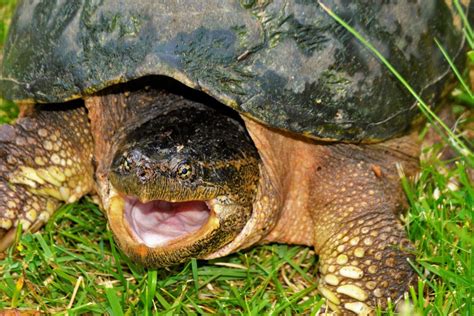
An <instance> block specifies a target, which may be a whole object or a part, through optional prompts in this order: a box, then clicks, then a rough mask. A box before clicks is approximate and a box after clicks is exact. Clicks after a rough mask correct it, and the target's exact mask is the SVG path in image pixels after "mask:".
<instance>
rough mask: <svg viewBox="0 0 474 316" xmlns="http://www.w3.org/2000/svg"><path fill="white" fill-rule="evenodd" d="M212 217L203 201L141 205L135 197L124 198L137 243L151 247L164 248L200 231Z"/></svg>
mask: <svg viewBox="0 0 474 316" xmlns="http://www.w3.org/2000/svg"><path fill="white" fill-rule="evenodd" d="M209 215H210V209H209V207H208V206H207V204H206V203H205V202H203V201H190V202H178V203H171V202H166V201H160V200H156V201H150V202H147V203H141V202H140V201H139V200H138V199H136V198H134V197H126V198H125V212H124V216H125V219H126V221H127V222H128V224H129V225H130V229H131V230H132V232H133V233H134V235H135V237H136V238H137V240H139V241H141V242H143V243H144V244H145V245H147V246H148V247H158V246H163V245H165V244H166V243H168V242H169V241H171V240H174V239H177V238H179V237H181V236H184V235H187V234H190V233H193V232H195V231H197V230H199V229H200V228H201V227H202V226H203V225H204V224H205V223H206V222H207V220H208V218H209Z"/></svg>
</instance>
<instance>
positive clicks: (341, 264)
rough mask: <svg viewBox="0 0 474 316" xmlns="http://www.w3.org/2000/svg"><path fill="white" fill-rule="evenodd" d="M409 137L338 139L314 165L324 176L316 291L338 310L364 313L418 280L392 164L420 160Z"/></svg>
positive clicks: (316, 216) (318, 221)
mask: <svg viewBox="0 0 474 316" xmlns="http://www.w3.org/2000/svg"><path fill="white" fill-rule="evenodd" d="M409 141H410V138H409V137H405V138H402V139H399V140H394V141H391V142H390V143H386V144H380V145H370V146H369V145H367V146H357V147H356V146H353V145H336V146H334V147H332V148H331V156H332V157H328V158H329V159H331V160H330V161H328V163H327V166H326V167H324V166H323V167H322V168H321V170H320V171H318V172H319V173H320V175H322V178H323V179H326V180H325V181H324V182H323V183H321V184H320V186H319V189H320V190H321V192H322V193H321V196H319V197H318V199H319V201H317V203H316V205H320V208H319V209H316V210H315V211H314V213H313V218H314V219H315V221H314V223H315V234H316V236H315V248H316V251H317V252H318V253H319V255H320V274H321V280H320V285H319V291H320V293H321V294H322V295H323V296H324V297H326V299H327V300H328V304H329V305H330V307H331V308H332V309H334V310H336V311H340V312H343V313H344V314H345V313H348V312H349V311H350V312H353V313H355V314H360V315H367V314H370V313H371V312H372V311H373V309H374V307H376V306H380V307H382V308H383V307H385V306H387V300H388V299H390V300H391V301H392V303H393V304H395V303H396V302H397V301H398V300H399V299H401V298H402V297H403V294H404V292H406V291H407V290H408V287H409V285H410V284H411V283H412V282H413V280H414V278H415V274H414V271H413V270H412V268H411V267H410V264H409V262H408V261H409V260H413V259H414V256H413V255H412V252H413V248H412V246H411V243H410V242H409V241H408V240H407V238H406V233H405V231H404V229H403V227H402V225H401V224H400V222H399V220H398V213H399V211H401V210H403V208H404V207H405V205H404V204H405V203H404V201H405V199H404V196H403V192H402V190H401V185H400V179H399V176H398V174H397V170H396V164H401V165H403V166H404V167H405V169H406V170H407V171H412V170H415V168H416V165H417V163H416V162H417V158H416V157H417V155H416V153H417V149H416V146H415V145H413V146H412V148H410V146H411V145H410V142H409ZM401 146H404V147H405V148H399V147H401ZM409 153H412V154H413V155H412V156H411V155H409ZM318 178H320V177H318ZM320 179H321V178H320Z"/></svg>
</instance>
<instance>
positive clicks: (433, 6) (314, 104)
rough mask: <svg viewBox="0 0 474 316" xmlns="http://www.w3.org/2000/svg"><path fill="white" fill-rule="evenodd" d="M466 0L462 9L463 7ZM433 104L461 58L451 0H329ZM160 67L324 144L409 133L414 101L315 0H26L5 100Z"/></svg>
mask: <svg viewBox="0 0 474 316" xmlns="http://www.w3.org/2000/svg"><path fill="white" fill-rule="evenodd" d="M464 2H466V3H465V5H467V2H468V1H464ZM324 3H325V4H326V6H328V7H330V8H331V9H332V10H333V11H334V12H336V14H338V15H339V16H340V17H341V18H342V19H343V20H345V21H347V22H348V23H349V24H350V25H351V26H353V27H354V28H355V29H356V30H358V32H360V33H361V34H362V35H363V36H364V37H366V38H367V39H368V40H369V42H370V43H372V44H373V45H374V46H375V47H376V48H377V49H378V50H379V51H380V52H381V53H382V54H383V55H384V56H385V57H386V58H388V60H389V61H390V62H391V63H392V64H393V65H394V66H395V68H396V69H397V70H398V71H399V72H400V73H401V74H402V75H403V76H404V78H405V79H406V80H407V81H408V82H409V83H410V84H411V85H412V86H413V87H414V89H415V91H417V92H418V93H420V94H421V95H422V96H423V97H424V98H425V100H426V101H427V102H428V103H431V102H433V101H434V100H435V99H436V97H437V96H438V94H439V92H438V91H439V90H440V89H439V88H440V85H441V84H442V83H443V81H445V80H444V79H445V78H446V77H447V75H448V73H449V65H448V63H447V62H446V60H445V59H444V57H443V55H442V53H441V52H440V50H439V49H438V47H437V46H436V44H435V42H434V39H435V38H436V39H438V41H439V42H440V43H441V44H442V45H443V46H444V47H445V48H446V49H447V51H448V54H449V55H450V56H456V55H457V54H459V52H460V51H461V47H462V44H463V43H462V42H463V39H462V31H461V20H460V18H459V16H458V15H456V13H455V9H454V8H453V7H452V3H451V1H447V0H446V1H444V0H430V1H410V0H400V1H363V0H357V1H354V0H326V1H324ZM148 75H165V76H169V77H172V78H175V79H177V80H178V81H180V82H182V83H184V84H186V85H188V86H190V87H192V88H195V89H198V90H202V91H204V92H206V93H207V94H209V95H211V96H213V97H214V98H216V99H217V100H219V101H220V102H222V103H224V104H226V105H228V106H230V107H232V108H234V109H236V110H237V111H239V112H240V113H241V114H243V115H247V116H250V117H253V118H255V119H257V120H259V121H261V122H263V123H265V124H267V125H269V126H272V127H276V128H280V129H284V130H289V131H292V132H295V133H299V134H304V135H306V136H310V137H313V138H317V139H323V140H342V141H349V142H359V141H365V142H370V141H375V140H382V139H387V138H390V137H393V136H395V135H398V134H401V133H403V132H404V131H406V130H407V129H408V128H409V127H410V125H411V122H412V121H413V118H414V116H415V115H416V112H417V110H416V105H415V100H414V98H413V97H412V96H411V95H410V94H409V93H408V91H407V90H406V89H405V88H404V87H403V86H402V85H401V84H400V83H399V81H398V80H397V79H396V78H395V77H394V76H393V75H392V74H391V73H390V71H388V70H387V68H386V67H385V66H384V65H383V64H381V62H380V61H379V60H378V59H377V58H376V57H375V56H374V55H373V54H372V53H371V52H370V51H369V50H368V49H367V48H366V47H365V46H364V45H363V44H361V43H360V42H359V41H358V40H357V39H355V38H354V36H353V35H351V34H350V33H349V32H348V31H347V30H346V29H345V28H344V27H342V26H341V25H339V24H338V23H337V22H336V21H335V20H334V19H332V18H331V17H330V16H329V15H328V14H327V13H326V12H325V11H324V10H323V8H322V7H321V6H320V5H319V4H318V2H317V1H313V0H311V1H307V0H295V1H284V0H274V1H265V0H241V1H240V2H239V1H222V0H208V1H200V0H190V1H175V0H165V1H144V0H130V1H125V0H123V1H119V0H115V1H114V0H104V1H95V0H75V1H40V0H30V1H21V2H20V4H19V6H18V8H17V11H16V14H15V16H14V18H13V21H12V26H11V29H10V33H9V37H8V39H7V43H6V46H5V53H4V59H3V65H2V69H1V76H0V93H1V95H3V97H5V98H7V99H12V100H17V101H18V100H21V101H23V102H47V103H58V102H64V101H66V100H71V99H74V98H81V97H85V96H87V95H90V94H92V93H94V92H96V91H98V90H100V89H103V88H106V87H108V86H110V85H113V84H116V83H120V82H127V81H129V80H133V79H136V78H140V77H143V76H148Z"/></svg>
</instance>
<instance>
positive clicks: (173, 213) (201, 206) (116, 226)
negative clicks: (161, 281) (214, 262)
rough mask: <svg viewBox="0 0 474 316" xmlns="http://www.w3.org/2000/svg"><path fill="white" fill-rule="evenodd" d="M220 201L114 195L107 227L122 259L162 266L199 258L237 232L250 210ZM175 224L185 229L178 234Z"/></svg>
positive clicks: (227, 240)
mask: <svg viewBox="0 0 474 316" xmlns="http://www.w3.org/2000/svg"><path fill="white" fill-rule="evenodd" d="M112 191H115V190H113V189H112ZM222 199H223V197H217V198H214V199H211V200H208V201H187V202H166V201H158V200H155V201H149V202H147V203H141V202H140V201H138V199H137V198H134V197H130V196H124V195H123V194H120V193H117V192H114V193H112V194H111V195H110V199H109V203H108V204H109V206H108V207H107V208H106V211H107V217H108V220H109V225H110V228H111V229H112V232H113V234H114V237H115V239H116V241H117V243H118V244H119V246H120V248H121V249H122V250H123V251H124V252H125V254H127V255H128V256H129V257H131V258H132V259H133V260H134V261H137V262H140V263H142V264H144V265H145V266H147V267H163V266H170V265H175V264H179V263H182V262H185V261H188V260H189V259H190V258H194V257H195V258H204V257H206V256H207V255H208V254H210V253H213V252H215V251H217V250H218V249H220V248H221V247H223V246H225V245H226V244H227V243H229V242H230V241H231V240H232V239H233V238H234V237H235V235H236V234H238V233H239V232H240V230H241V229H242V227H243V226H244V225H245V220H246V219H247V218H248V216H245V213H247V214H249V213H250V212H251V209H250V208H249V209H247V210H246V209H243V208H242V207H241V206H240V205H236V204H234V205H232V204H230V205H228V204H227V205H225V204H223V203H222V201H221V200H222ZM160 208H161V212H160ZM163 208H167V209H168V210H166V211H163V210H162V209H163ZM243 212H244V213H243ZM159 213H161V214H159ZM165 213H167V214H165ZM186 213H187V214H186ZM180 216H181V217H182V218H179V217H180ZM241 219H244V220H241ZM178 220H180V221H181V223H180V225H182V226H183V227H184V226H187V227H185V228H184V229H183V230H181V231H177V229H176V227H177V225H176V221H178ZM185 222H187V223H185ZM153 226H155V227H157V229H154V228H153ZM178 226H179V225H178Z"/></svg>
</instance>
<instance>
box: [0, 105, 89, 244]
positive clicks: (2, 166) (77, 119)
mask: <svg viewBox="0 0 474 316" xmlns="http://www.w3.org/2000/svg"><path fill="white" fill-rule="evenodd" d="M76 103H77V102H76ZM92 148H93V144H92V135H91V133H90V125H89V120H88V118H87V112H86V111H85V109H84V107H83V106H80V105H79V106H78V105H77V104H69V105H64V107H63V108H62V109H61V110H59V111H58V110H57V109H54V110H52V108H51V107H49V106H40V107H36V108H35V109H33V113H30V114H29V116H28V117H24V118H20V119H19V120H18V121H17V122H16V124H14V125H2V126H0V210H1V211H0V251H1V250H4V249H5V248H6V247H8V245H9V244H10V243H11V242H12V241H13V238H14V235H15V230H16V229H15V227H16V226H17V225H18V224H21V225H22V228H23V229H24V230H27V229H30V230H32V231H35V230H37V229H38V228H39V227H41V226H42V225H44V224H45V223H46V222H47V220H48V219H49V217H50V216H51V215H52V214H53V213H54V211H55V210H56V209H57V208H58V207H59V206H60V205H61V204H62V203H72V202H74V201H77V200H78V199H79V198H80V197H82V196H83V195H84V194H87V193H88V192H90V191H91V190H92V188H93V185H94V181H93V179H92V175H93V173H94V171H93V167H92V163H91V162H92Z"/></svg>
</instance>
